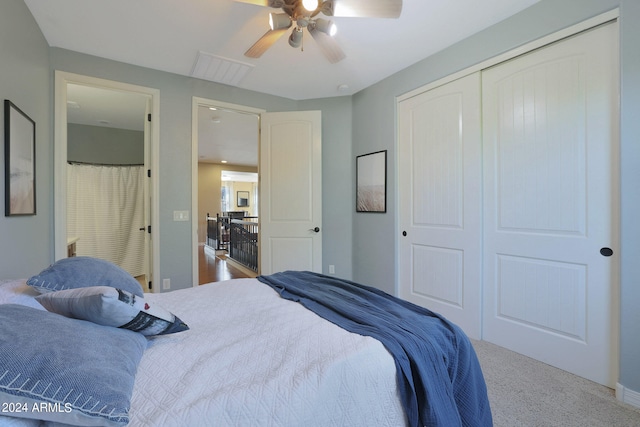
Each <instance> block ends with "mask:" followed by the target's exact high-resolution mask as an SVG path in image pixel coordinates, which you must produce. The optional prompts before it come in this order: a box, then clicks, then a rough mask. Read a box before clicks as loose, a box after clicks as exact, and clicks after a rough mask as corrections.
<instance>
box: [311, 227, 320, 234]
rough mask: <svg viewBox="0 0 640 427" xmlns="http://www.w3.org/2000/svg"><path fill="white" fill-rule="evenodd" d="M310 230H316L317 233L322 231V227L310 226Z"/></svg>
mask: <svg viewBox="0 0 640 427" xmlns="http://www.w3.org/2000/svg"><path fill="white" fill-rule="evenodd" d="M309 231H315V232H316V233H319V232H320V227H314V228H310V229H309Z"/></svg>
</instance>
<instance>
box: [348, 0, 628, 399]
mask: <svg viewBox="0 0 640 427" xmlns="http://www.w3.org/2000/svg"><path fill="white" fill-rule="evenodd" d="M616 7H620V31H621V83H622V100H621V153H622V162H621V185H622V201H621V202H622V213H621V227H622V233H621V234H622V242H621V243H622V250H621V253H620V254H619V255H620V261H621V265H622V270H621V274H622V280H621V318H620V325H621V334H620V339H621V345H620V353H621V354H620V362H621V363H620V368H621V372H620V383H621V384H622V385H623V386H625V387H627V388H630V389H631V390H635V391H640V309H638V307H640V286H639V285H638V283H639V282H640V280H639V279H638V278H640V262H639V261H640V221H639V220H638V218H640V191H639V190H638V188H639V184H638V183H640V143H639V141H640V140H639V136H638V135H640V120H638V118H639V117H640V25H639V24H638V23H640V1H638V0H542V1H541V2H539V3H537V4H536V5H534V6H532V7H530V8H529V9H526V10H525V11H523V12H521V13H519V14H517V15H515V16H513V17H511V18H509V19H507V20H505V21H503V22H501V23H499V24H497V25H494V26H493V27H491V28H489V29H487V30H485V31H482V32H480V33H478V34H476V35H474V36H472V37H470V38H468V39H466V40H463V41H461V42H460V43H457V44H455V45H454V46H451V47H450V48H448V49H445V50H443V51H441V52H439V53H437V54H435V55H432V56H431V57H429V58H426V59H424V60H423V61H421V62H419V63H417V64H415V65H413V66H411V67H409V68H407V69H405V70H403V71H401V72H399V73H397V74H395V75H393V76H391V77H389V78H387V79H385V80H383V81H381V82H379V83H378V84H375V85H373V86H371V87H369V88H367V89H365V90H363V91H361V92H360V93H358V94H356V95H354V96H353V155H354V156H357V155H360V154H365V153H368V152H372V151H377V150H383V149H386V150H388V152H389V157H388V162H389V163H388V164H389V175H388V179H389V192H388V200H390V203H389V211H388V213H387V214H385V215H372V214H356V213H354V214H353V242H354V243H353V249H354V255H353V261H354V266H353V276H354V280H356V281H358V282H362V283H367V284H371V285H373V286H376V287H378V288H380V289H383V290H385V291H387V292H391V293H393V292H394V291H395V280H396V273H397V265H396V260H395V259H394V257H393V256H392V253H395V252H396V249H397V238H398V236H397V229H396V220H397V209H396V205H395V203H394V201H395V200H396V198H397V182H396V176H397V170H396V168H395V164H396V153H395V150H396V145H395V132H396V129H395V121H394V117H395V111H394V106H395V97H396V96H399V95H402V94H404V93H406V92H409V91H411V90H413V89H415V88H418V87H421V86H424V85H425V84H427V83H429V82H432V81H435V80H438V79H439V78H442V77H445V76H447V75H449V74H452V73H454V72H456V71H459V70H462V69H465V68H467V67H469V66H471V65H474V64H477V63H479V62H482V61H483V60H485V59H489V58H491V57H493V56H496V55H498V54H500V53H503V52H506V51H509V50H511V49H513V48H515V47H518V46H520V45H522V44H525V43H527V42H529V41H532V40H535V39H537V38H540V37H542V36H544V35H547V34H550V33H553V32H555V31H557V30H560V29H563V28H566V27H568V26H570V25H572V24H576V23H579V22H581V21H584V20H585V19H587V18H590V17H593V16H596V15H598V14H600V13H603V12H606V11H609V10H611V9H614V8H616ZM412 49H419V47H418V46H412ZM354 191H355V190H354Z"/></svg>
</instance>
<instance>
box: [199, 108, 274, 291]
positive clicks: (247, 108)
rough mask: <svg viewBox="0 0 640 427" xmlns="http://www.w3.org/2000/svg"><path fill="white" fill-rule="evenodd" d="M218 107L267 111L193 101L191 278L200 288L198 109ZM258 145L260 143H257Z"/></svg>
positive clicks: (258, 113)
mask: <svg viewBox="0 0 640 427" xmlns="http://www.w3.org/2000/svg"><path fill="white" fill-rule="evenodd" d="M199 107H217V108H222V109H226V110H233V111H237V112H239V113H247V114H256V115H258V116H260V114H262V113H264V112H265V111H266V110H264V109H262V108H254V107H247V106H246V105H239V104H231V103H229V102H223V101H216V100H215V99H209V98H200V97H197V96H194V97H193V98H192V100H191V250H192V253H191V270H192V273H191V277H192V282H193V283H192V286H193V287H197V286H198V275H199V272H198V217H197V212H198V108H199ZM256 143H258V141H256Z"/></svg>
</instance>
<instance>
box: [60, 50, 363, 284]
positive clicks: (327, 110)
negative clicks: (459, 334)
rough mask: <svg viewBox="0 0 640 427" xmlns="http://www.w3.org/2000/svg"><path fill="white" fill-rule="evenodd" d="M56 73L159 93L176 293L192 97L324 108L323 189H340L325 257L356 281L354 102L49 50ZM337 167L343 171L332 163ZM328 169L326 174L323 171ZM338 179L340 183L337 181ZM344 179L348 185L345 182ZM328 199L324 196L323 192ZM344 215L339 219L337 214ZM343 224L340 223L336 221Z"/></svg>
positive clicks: (164, 259) (167, 233) (163, 212)
mask: <svg viewBox="0 0 640 427" xmlns="http://www.w3.org/2000/svg"><path fill="white" fill-rule="evenodd" d="M51 69H52V72H53V70H61V71H67V72H71V73H75V74H82V75H87V76H92V77H98V78H103V79H108V80H115V81H119V82H124V83H130V84H134V85H140V86H146V87H151V88H155V89H159V90H160V181H159V185H160V197H159V199H160V227H159V228H160V231H159V232H160V278H161V279H165V278H169V279H171V287H172V289H180V288H185V287H189V286H191V283H192V264H191V252H192V250H191V245H192V243H191V223H190V222H174V221H173V211H174V210H190V209H191V172H190V171H191V102H192V97H193V96H197V97H201V98H208V99H215V100H217V101H223V102H229V103H233V104H239V105H244V106H248V107H255V108H263V109H265V110H267V111H295V110H300V109H304V110H321V111H322V115H323V165H328V166H326V167H325V166H323V168H325V171H324V173H323V189H324V191H327V190H329V189H331V188H334V187H336V185H339V187H338V190H337V191H336V192H335V193H334V194H333V195H331V196H329V197H327V198H325V199H324V201H323V224H322V225H321V227H322V229H323V259H324V266H325V270H324V271H327V268H326V266H327V265H328V264H329V263H331V264H334V265H335V266H336V272H337V273H338V274H339V275H340V276H341V277H346V278H350V276H351V243H352V239H351V233H350V228H351V222H350V218H351V217H350V210H349V209H347V208H346V207H347V205H348V204H350V203H351V201H350V193H349V192H348V191H347V190H348V188H349V185H350V182H349V181H348V180H349V179H351V174H350V171H349V169H348V164H344V163H345V162H346V161H348V159H349V156H350V135H351V120H350V110H351V99H350V97H342V98H332V99H326V100H324V99H319V100H313V101H306V102H302V103H300V102H298V101H294V100H290V99H286V98H280V97H275V96H271V95H265V94H261V93H258V92H251V91H247V90H243V89H238V88H234V87H231V86H225V85H220V84H217V83H212V82H207V81H204V80H198V79H194V78H190V77H184V76H179V75H176V74H170V73H166V72H162V71H156V70H151V69H147V68H142V67H136V66H133V65H129V64H124V63H120V62H116V61H110V60H107V59H102V58H98V57H94V56H90V55H84V54H81V53H77V52H72V51H69V50H64V49H59V48H52V49H51ZM336 164H339V165H341V169H340V171H339V173H337V174H336V173H334V172H333V169H332V165H336ZM327 167H328V168H329V169H328V170H327V169H326V168H327ZM336 178H340V179H341V180H343V181H341V182H338V181H337V180H336ZM344 180H347V183H348V185H346V186H345V185H344ZM325 194H326V193H325ZM336 215H338V216H339V218H338V219H336V222H334V218H335V216H336ZM337 221H340V222H337Z"/></svg>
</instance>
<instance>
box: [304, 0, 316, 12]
mask: <svg viewBox="0 0 640 427" xmlns="http://www.w3.org/2000/svg"><path fill="white" fill-rule="evenodd" d="M302 7H304V8H305V9H306V10H307V11H309V12H313V11H314V10H316V9H317V8H318V0H302Z"/></svg>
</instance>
